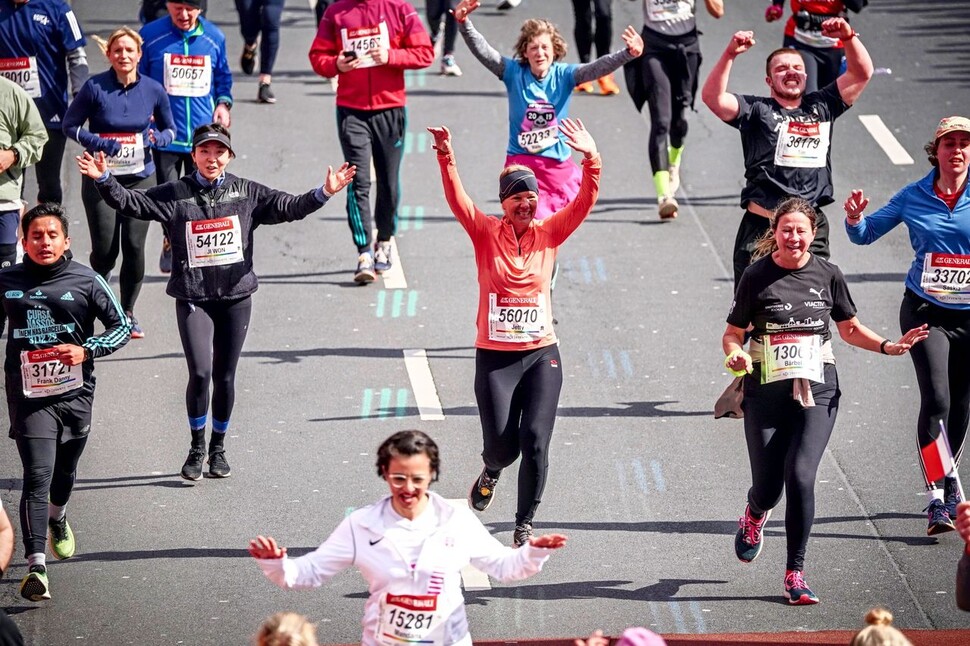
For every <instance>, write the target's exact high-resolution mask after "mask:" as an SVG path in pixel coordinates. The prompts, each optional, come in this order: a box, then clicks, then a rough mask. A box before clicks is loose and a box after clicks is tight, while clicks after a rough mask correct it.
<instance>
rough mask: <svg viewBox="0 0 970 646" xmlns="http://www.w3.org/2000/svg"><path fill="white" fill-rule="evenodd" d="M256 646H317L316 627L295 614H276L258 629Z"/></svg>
mask: <svg viewBox="0 0 970 646" xmlns="http://www.w3.org/2000/svg"><path fill="white" fill-rule="evenodd" d="M255 644H256V646H317V627H316V625H314V624H312V623H310V620H309V619H307V618H306V617H304V616H303V615H300V614H297V613H295V612H278V613H276V614H275V615H273V616H272V617H270V618H269V619H267V620H266V621H264V622H263V625H262V626H260V627H259V631H258V632H257V633H256V639H255Z"/></svg>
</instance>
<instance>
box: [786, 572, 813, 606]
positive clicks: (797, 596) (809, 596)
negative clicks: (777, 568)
mask: <svg viewBox="0 0 970 646" xmlns="http://www.w3.org/2000/svg"><path fill="white" fill-rule="evenodd" d="M784 594H785V598H786V599H788V603H789V604H791V605H793V606H810V605H812V604H816V603H818V597H817V596H815V593H814V592H812V589H811V588H809V587H808V584H807V583H805V577H804V576H803V575H802V572H801V571H800V570H785V593H784Z"/></svg>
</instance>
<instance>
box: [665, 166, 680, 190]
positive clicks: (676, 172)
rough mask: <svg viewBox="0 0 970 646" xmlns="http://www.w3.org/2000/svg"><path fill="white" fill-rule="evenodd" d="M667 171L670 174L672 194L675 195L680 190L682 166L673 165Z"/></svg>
mask: <svg viewBox="0 0 970 646" xmlns="http://www.w3.org/2000/svg"><path fill="white" fill-rule="evenodd" d="M667 171H668V172H669V173H670V194H671V195H673V194H674V193H676V192H677V189H678V188H680V164H671V165H670V166H669V167H668V168H667Z"/></svg>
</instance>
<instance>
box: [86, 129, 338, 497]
mask: <svg viewBox="0 0 970 646" xmlns="http://www.w3.org/2000/svg"><path fill="white" fill-rule="evenodd" d="M192 142H193V143H192V159H193V160H194V162H195V164H196V167H197V170H196V171H195V172H194V173H192V175H189V176H186V177H183V178H181V179H179V180H177V181H175V182H169V183H167V184H162V185H161V186H156V187H153V188H150V189H148V190H147V191H133V190H130V189H127V188H125V187H124V186H123V185H122V184H121V183H120V182H118V180H116V179H114V177H113V176H112V175H111V173H110V171H109V170H108V166H107V161H106V158H105V154H104V153H103V152H99V153H97V155H96V156H92V155H91V154H90V153H88V152H85V153H84V155H83V156H81V157H78V158H77V162H78V168H79V169H80V171H81V174H83V175H87V176H88V177H90V178H91V179H93V180H95V185H96V186H97V189H98V191H99V192H100V193H101V197H102V199H104V201H105V203H107V204H108V206H110V207H111V208H113V209H116V210H117V211H118V212H119V213H121V214H122V215H124V216H126V217H130V218H135V219H138V220H155V221H158V222H161V224H162V228H163V229H165V232H166V233H167V234H169V239H170V240H171V241H172V250H173V256H174V259H175V262H174V263H173V265H172V275H171V276H170V277H169V280H168V289H167V290H166V291H167V292H168V294H169V296H172V297H174V298H175V299H176V300H175V316H176V320H177V321H178V327H179V336H181V338H182V350H183V351H184V353H185V360H186V363H187V365H188V372H189V381H188V385H187V386H186V389H185V406H186V410H187V412H188V417H189V430H190V431H191V434H192V445H191V449H190V450H189V455H188V458H186V460H185V464H184V465H183V466H182V472H181V475H182V477H183V478H185V479H186V480H199V479H200V478H202V464H203V462H204V461H205V457H206V445H205V431H206V425H207V421H208V411H209V383H210V382H211V383H212V435H211V437H210V438H209V449H208V456H209V476H210V477H213V478H228V477H229V475H230V468H229V462H228V461H227V460H226V454H225V441H226V432H227V431H228V430H229V417H230V415H231V413H232V409H233V404H234V403H235V377H236V366H237V364H238V363H239V355H240V354H241V353H242V346H243V343H244V342H245V340H246V332H247V331H248V329H249V318H250V313H251V311H252V298H251V297H252V294H253V292H255V291H256V288H257V279H256V274H255V273H254V272H253V232H254V231H255V229H256V227H258V226H259V225H261V224H280V223H283V222H292V221H294V220H302V219H303V218H305V217H306V216H308V215H309V214H311V213H313V212H314V211H316V210H318V209H319V208H320V207H321V206H323V205H324V204H326V203H327V200H329V199H330V198H331V197H332V196H333V195H334V194H335V193H337V192H338V191H340V190H341V189H343V188H344V187H345V186H346V185H347V184H349V183H350V180H351V179H352V178H353V176H354V173H355V172H356V169H355V168H354V167H353V166H350V165H349V164H346V163H345V164H343V165H342V166H341V167H340V168H338V169H337V170H336V171H335V170H333V168H328V169H327V178H326V181H325V182H324V184H323V186H321V187H320V188H317V189H314V190H312V191H309V192H307V193H304V194H303V195H298V196H293V195H290V194H288V193H284V192H282V191H277V190H273V189H271V188H267V187H265V186H262V185H261V184H257V183H256V182H253V181H250V180H248V179H244V178H242V177H236V176H234V175H231V174H229V173H226V172H225V170H226V166H227V165H228V164H229V161H230V160H231V159H232V158H233V157H235V153H234V152H233V150H232V144H231V141H230V138H229V131H228V130H226V129H225V128H224V127H222V126H221V125H219V124H217V123H213V124H209V125H206V126H200V127H199V128H196V130H195V134H194V136H193V140H192Z"/></svg>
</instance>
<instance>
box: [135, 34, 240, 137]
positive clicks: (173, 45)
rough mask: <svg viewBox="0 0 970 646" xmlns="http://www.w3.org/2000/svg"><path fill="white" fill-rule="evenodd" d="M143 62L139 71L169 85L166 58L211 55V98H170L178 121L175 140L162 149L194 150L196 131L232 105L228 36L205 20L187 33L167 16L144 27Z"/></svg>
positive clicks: (174, 115) (209, 95)
mask: <svg viewBox="0 0 970 646" xmlns="http://www.w3.org/2000/svg"><path fill="white" fill-rule="evenodd" d="M140 33H141V37H142V40H144V41H145V42H144V44H143V45H142V57H141V63H140V64H139V66H138V71H139V72H141V73H142V74H143V75H145V76H148V77H149V78H153V79H155V80H156V81H158V82H159V83H161V84H162V85H163V86H164V85H165V55H166V54H175V55H185V56H189V55H191V56H207V57H208V58H209V63H210V65H211V68H212V79H211V84H210V92H209V94H208V95H207V96H198V97H188V96H171V95H169V99H170V103H171V106H172V116H173V117H174V118H175V126H176V127H175V141H173V142H172V143H171V144H170V145H169V146H166V147H165V148H163V149H162V150H165V151H166V152H174V153H187V152H190V151H191V150H192V131H193V130H195V129H196V128H198V127H199V126H202V125H205V124H207V123H212V113H213V111H214V110H215V108H216V105H217V104H219V103H225V104H226V105H227V106H230V107H231V106H232V72H230V71H229V60H228V58H227V56H226V37H225V35H224V34H223V33H222V32H221V31H220V30H219V28H218V27H216V26H215V25H213V24H212V23H211V22H209V21H208V20H206V19H205V18H202V17H201V16H200V17H199V22H198V24H197V25H196V27H195V29H193V30H192V31H191V32H184V31H182V30H181V29H179V28H178V27H176V26H175V24H174V23H173V22H172V19H171V18H169V17H168V16H164V17H162V18H159V19H158V20H155V21H154V22H150V23H148V24H147V25H145V26H144V27H142V28H141V32H140Z"/></svg>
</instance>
